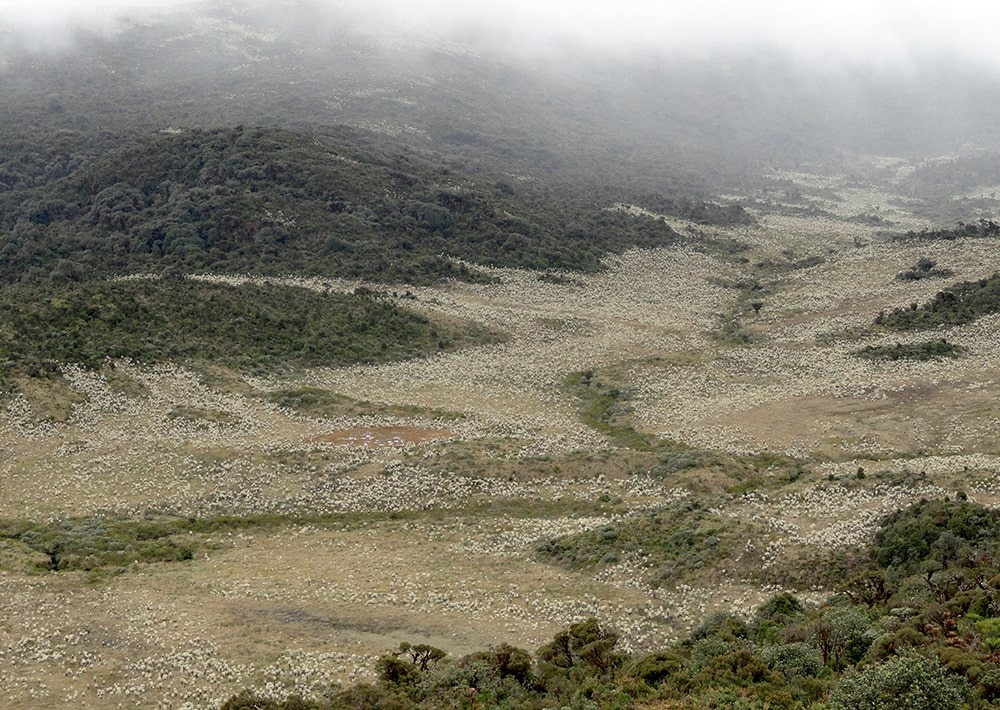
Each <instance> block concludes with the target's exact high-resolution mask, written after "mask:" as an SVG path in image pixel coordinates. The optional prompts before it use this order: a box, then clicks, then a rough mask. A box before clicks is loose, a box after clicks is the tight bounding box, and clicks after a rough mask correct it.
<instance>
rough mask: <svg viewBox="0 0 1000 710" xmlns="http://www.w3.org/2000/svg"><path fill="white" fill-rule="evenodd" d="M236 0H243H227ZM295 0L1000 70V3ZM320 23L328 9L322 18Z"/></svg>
mask: <svg viewBox="0 0 1000 710" xmlns="http://www.w3.org/2000/svg"><path fill="white" fill-rule="evenodd" d="M198 4H199V3H197V2H191V1H190V0H103V1H99V2H88V3H81V2H79V1H78V0H4V1H3V2H0V26H3V27H5V28H7V29H8V30H10V29H11V28H13V29H14V32H15V34H16V36H17V37H19V38H20V42H19V44H21V45H23V46H29V47H51V46H59V45H64V44H66V43H67V42H68V40H69V38H70V36H71V33H72V32H73V31H74V30H79V29H84V30H89V31H95V30H97V31H113V30H114V29H115V28H116V27H117V26H118V23H119V22H120V21H121V20H122V19H123V18H126V17H129V16H135V15H136V14H139V15H142V14H145V13H149V12H152V11H156V10H158V9H165V8H166V9H170V8H176V7H179V6H185V5H198ZM227 4H234V3H233V2H231V1H230V2H229V3H227ZM255 4H256V5H257V8H258V10H261V9H263V8H266V10H263V11H265V12H267V11H275V12H279V13H287V12H289V11H290V9H291V6H294V7H297V8H299V9H301V10H303V11H305V12H308V13H310V14H313V15H321V14H325V15H327V16H328V17H333V16H342V15H341V13H344V12H346V13H348V14H349V15H350V16H351V17H352V19H353V20H355V21H360V22H365V21H367V22H368V23H370V24H372V25H377V26H379V27H382V28H387V29H391V30H394V31H398V30H415V31H420V32H425V33H432V34H435V35H437V36H440V37H442V38H452V37H455V38H461V39H469V38H474V39H475V41H477V42H482V43H484V44H485V45H487V46H491V47H494V48H496V47H500V48H503V49H505V50H509V51H512V52H516V53H519V54H526V55H530V54H536V55H537V54H546V53H551V52H553V51H556V50H558V51H566V50H567V49H572V50H575V51H587V50H599V51H602V52H612V53H620V54H622V53H631V52H644V53H650V52H656V53H664V54H677V53H684V54H689V55H690V54H694V55H698V54H714V53H719V52H723V51H725V50H728V49H738V48H745V47H755V48H759V47H767V48H771V49H777V50H779V51H781V52H784V53H787V54H788V55H790V56H792V57H793V58H795V59H797V60H802V61H806V62H810V63H812V64H816V65H820V66H823V65H831V64H832V65H840V64H845V63H846V64H863V65H865V64H867V65H871V66H874V67H877V68H886V67H888V68H898V69H902V70H908V69H910V68H912V66H913V65H914V62H915V61H917V60H918V59H921V58H923V57H927V56H930V57H933V58H939V59H940V58H944V59H947V60H948V61H952V62H955V61H958V62H967V63H970V64H971V65H973V66H981V67H991V68H1000V43H997V42H995V41H994V37H993V36H992V35H993V28H995V27H997V26H1000V4H994V3H985V2H979V1H973V0H958V1H954V0H953V1H952V2H941V1H934V0H932V1H927V2H918V3H914V2H912V1H907V0H836V1H835V2H831V1H828V0H822V1H818V2H802V1H801V0H760V1H758V2H753V3H748V2H743V1H742V0H697V1H695V0H685V1H683V2H682V1H679V0H665V1H661V2H656V1H650V0H617V1H616V2H574V1H573V0H547V1H544V2H542V1H539V0H506V2H503V3H498V2H496V1H495V0H491V1H486V0H416V1H415V0H307V1H305V2H289V1H288V0H285V1H280V0H279V1H278V2H268V3H263V2H260V1H259V0H256V2H255ZM316 19H317V21H319V20H320V19H321V18H319V17H317V18H316Z"/></svg>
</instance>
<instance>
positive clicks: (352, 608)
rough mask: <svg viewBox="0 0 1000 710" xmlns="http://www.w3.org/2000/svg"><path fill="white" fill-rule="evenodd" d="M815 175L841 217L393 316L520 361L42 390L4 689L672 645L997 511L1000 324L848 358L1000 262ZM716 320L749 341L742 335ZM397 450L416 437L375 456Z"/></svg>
mask: <svg viewBox="0 0 1000 710" xmlns="http://www.w3.org/2000/svg"><path fill="white" fill-rule="evenodd" d="M793 178H794V179H799V180H801V181H807V180H813V181H814V182H815V181H819V180H827V181H830V185H829V191H830V194H836V195H837V196H838V198H839V199H838V200H832V199H831V200H830V201H829V203H828V204H824V216H821V217H816V216H796V215H794V214H789V213H787V212H783V211H782V210H779V209H774V210H772V211H770V212H763V211H762V212H759V213H757V214H756V215H755V216H756V217H757V224H756V225H754V226H738V227H733V228H729V229H722V228H710V227H705V226H703V225H701V226H698V227H694V226H692V225H687V224H684V223H683V222H679V221H676V220H675V221H672V222H671V228H672V229H673V230H674V231H676V232H677V233H678V234H680V235H682V236H683V237H684V239H685V240H688V241H689V242H690V243H688V242H682V243H680V244H678V245H675V246H672V247H670V248H665V249H647V250H631V251H627V252H625V253H623V254H621V255H618V256H614V257H609V258H608V259H607V260H606V262H605V265H606V267H607V268H606V270H604V271H602V272H598V273H594V274H573V275H572V277H565V276H563V275H561V274H558V273H555V274H549V275H547V276H545V275H543V276H540V275H539V274H538V273H537V272H531V271H524V270H517V269H501V268H497V269H490V270H488V274H489V275H490V276H491V277H492V278H493V279H494V280H493V281H492V282H489V283H486V282H483V283H449V284H444V285H436V286H422V287H413V288H409V287H408V289H409V290H410V292H411V293H410V296H411V297H405V298H404V297H403V296H398V295H397V296H395V297H393V296H391V295H388V294H387V295H386V296H385V301H386V303H387V304H388V303H393V304H396V305H405V306H407V307H408V308H412V309H415V310H416V311H417V312H419V313H420V314H422V316H423V317H425V318H427V319H430V320H431V321H433V322H449V323H453V324H459V323H469V322H474V323H479V324H482V325H483V327H486V326H488V328H489V329H491V330H494V331H500V332H503V333H505V334H506V339H505V340H503V341H495V342H485V343H480V344H470V345H469V346H468V347H462V348H457V349H450V350H449V349H437V350H435V352H434V354H433V355H431V356H430V357H423V358H416V359H409V360H404V361H394V362H379V361H372V362H363V363H355V364H341V363H339V362H337V360H336V359H333V358H331V360H330V361H329V362H321V361H319V360H315V359H314V360H310V361H309V362H303V363H300V364H299V365H298V366H296V367H291V368H288V369H286V370H281V371H270V372H264V371H248V370H246V369H244V368H242V367H241V363H239V362H232V361H227V360H226V359H225V358H217V359H215V360H216V361H215V362H214V363H212V364H210V365H208V364H205V363H200V364H199V363H190V362H177V361H174V360H170V359H168V360H165V361H160V362H156V363H147V364H140V363H137V362H134V361H130V360H124V359H119V360H111V361H101V362H99V363H96V366H92V367H82V366H79V365H59V366H58V373H57V375H55V376H51V377H46V378H33V377H30V376H29V375H27V374H23V375H18V377H17V378H16V387H15V388H14V389H13V390H12V391H11V392H10V393H9V394H7V395H5V398H4V399H3V401H2V416H0V448H2V449H3V453H4V455H3V458H2V460H0V475H2V477H3V480H4V486H3V492H2V495H0V519H3V520H4V521H5V522H4V524H3V526H2V530H0V532H2V535H0V593H2V594H3V595H4V597H5V607H4V612H3V617H2V623H0V663H2V664H3V665H4V667H5V668H6V669H7V671H6V678H5V682H4V685H3V687H2V694H0V700H2V703H6V704H12V705H13V704H20V705H24V706H58V705H67V704H72V703H75V704H78V705H86V706H93V707H114V706H117V705H119V704H125V705H155V704H156V703H164V704H167V705H171V706H178V707H180V706H183V705H184V704H185V703H188V704H191V705H194V706H206V705H211V704H213V703H219V702H221V701H222V700H223V699H224V698H226V697H228V696H230V695H231V694H232V693H234V692H236V691H237V690H239V689H240V688H243V687H248V686H249V687H256V688H259V689H263V690H266V691H267V692H268V693H272V694H273V695H275V696H281V695H283V694H287V693H288V692H300V693H304V694H315V693H319V692H322V690H323V689H324V688H326V687H328V686H329V684H331V683H337V682H344V683H346V682H350V681H352V680H357V679H366V678H371V677H372V673H373V670H372V669H373V663H374V660H375V658H376V657H377V656H378V655H379V654H381V653H384V652H385V651H386V650H387V649H389V648H394V647H396V646H397V645H398V644H399V642H401V641H404V640H405V641H411V642H424V643H429V644H432V645H434V646H437V647H440V648H443V649H445V650H447V651H449V652H450V653H453V654H460V653H468V652H471V651H474V650H479V649H482V648H485V647H487V646H489V645H491V644H499V643H502V642H510V643H513V644H516V645H518V646H522V647H526V648H536V647H538V646H539V645H540V644H542V643H544V642H546V641H548V640H549V639H551V638H552V636H553V634H554V633H556V632H557V631H558V630H560V629H562V628H564V627H566V626H567V625H568V624H570V623H572V622H574V621H579V620H580V619H583V618H586V617H589V616H597V617H598V618H601V619H602V620H604V621H606V622H607V623H608V624H609V625H611V626H613V627H614V628H616V629H617V630H618V631H619V633H620V634H621V642H620V643H621V646H622V648H624V649H625V650H634V651H642V650H651V649H656V648H661V647H662V646H663V644H665V643H667V642H669V641H671V640H674V639H677V638H679V637H681V636H683V635H685V634H687V633H688V632H689V631H690V630H691V629H692V628H694V627H696V626H698V625H699V624H701V623H702V621H703V620H704V619H705V618H706V617H707V616H708V615H710V614H711V613H712V612H715V611H725V612H732V613H735V614H738V615H741V616H744V617H749V615H750V614H751V613H752V612H753V610H754V609H755V608H756V606H757V605H758V604H760V603H761V602H763V601H764V600H766V599H768V598H770V597H771V596H773V595H774V594H775V593H776V592H777V591H781V590H788V591H794V592H795V593H796V594H797V595H798V597H799V598H800V599H801V600H803V602H804V603H806V604H809V603H814V602H819V601H821V600H823V599H825V598H826V597H827V596H828V595H829V594H830V593H832V592H833V591H834V589H835V588H836V585H837V583H838V579H843V577H844V575H846V574H848V573H850V572H851V570H853V569H854V567H855V566H856V564H857V560H856V559H855V557H856V554H857V552H858V550H860V549H861V547H862V545H864V544H865V543H867V542H869V541H870V540H871V537H872V535H873V533H874V531H875V529H876V527H877V525H878V521H879V520H880V519H881V518H882V517H883V516H884V515H885V514H887V513H889V512H891V511H893V510H896V509H899V508H901V507H903V506H905V505H907V504H908V503H911V502H914V501H918V500H920V499H921V498H927V499H934V498H943V497H945V496H955V495H956V494H957V491H959V490H961V491H962V492H963V495H965V496H967V497H968V498H970V499H972V500H974V501H978V502H981V503H984V504H987V505H990V506H996V505H998V504H1000V476H998V474H997V471H998V470H1000V447H998V444H997V442H998V441H1000V438H998V437H997V433H998V430H1000V408H998V407H997V405H996V401H997V395H998V383H997V381H996V375H995V373H996V372H997V371H998V369H1000V368H998V366H1000V363H998V362H997V358H998V357H1000V356H998V353H1000V348H998V347H997V345H998V344H997V332H998V329H997V325H998V324H1000V320H998V316H997V315H996V314H985V315H982V316H981V317H979V318H977V319H975V320H972V321H971V322H967V323H959V324H956V325H954V326H952V327H951V328H949V330H948V332H947V341H948V343H951V344H954V346H955V347H957V348H961V353H962V357H959V358H931V359H922V358H915V359H914V358H908V357H899V358H892V357H889V358H888V359H885V358H874V359H865V358H858V357H857V356H856V355H855V353H856V352H857V351H859V350H862V349H865V348H874V349H876V350H875V352H882V351H881V350H878V349H879V348H883V349H884V348H893V347H896V344H897V343H899V344H900V346H906V347H913V348H917V349H918V350H919V349H920V348H921V347H922V346H921V343H926V342H932V341H933V340H934V339H935V338H937V337H939V336H938V334H937V333H936V331H931V333H928V332H921V331H913V332H910V331H904V332H890V331H886V330H882V329H879V328H876V327H874V326H873V321H874V319H875V317H876V316H877V314H878V313H879V312H880V311H886V312H891V311H892V310H893V309H894V308H897V307H904V308H905V307H907V305H908V304H910V303H913V302H918V303H923V302H927V301H929V300H930V299H932V298H933V297H934V296H935V294H936V293H937V292H938V291H940V290H941V287H942V281H941V280H940V279H906V280H900V279H897V278H896V277H897V275H898V274H899V273H900V272H901V271H904V270H905V269H907V268H910V267H911V266H912V265H913V264H914V263H915V262H917V261H918V260H920V259H925V258H926V259H933V260H935V261H937V263H940V264H946V265H947V266H948V268H949V269H950V270H951V271H952V272H953V274H954V279H955V280H961V281H967V282H970V283H976V282H979V280H981V279H987V278H988V277H990V275H991V274H993V273H994V272H995V271H996V269H997V264H996V257H995V254H996V244H995V243H994V242H993V241H992V239H991V238H983V237H976V238H974V239H972V238H970V239H964V238H961V237H958V238H956V239H947V240H934V241H930V242H921V241H919V240H917V241H914V240H900V241H896V242H892V241H886V240H880V239H878V235H877V230H879V229H882V228H883V227H882V226H876V225H872V226H869V225H867V224H865V223H863V222H862V221H859V220H857V219H855V217H856V216H857V214H858V213H859V212H860V211H861V210H863V209H865V208H866V206H868V205H871V204H872V203H876V204H880V205H883V206H884V209H885V211H884V212H883V214H886V215H888V214H890V213H891V212H892V210H896V211H895V212H894V213H892V214H891V218H892V219H893V220H895V221H896V222H897V223H898V224H900V228H901V229H910V230H919V229H921V228H922V227H923V226H924V225H923V224H922V223H921V222H920V220H918V219H917V218H915V217H913V216H912V215H908V214H906V213H903V212H901V211H900V208H898V207H892V206H891V204H890V199H891V198H892V196H891V195H889V194H886V193H881V192H879V191H877V190H875V189H874V188H872V187H870V186H869V187H867V188H864V189H862V188H860V187H859V186H858V184H857V183H856V182H851V183H847V182H844V183H838V182H836V181H835V180H833V179H832V178H826V177H821V176H812V177H809V176H798V177H796V176H791V177H790V178H789V179H793ZM817 199H818V198H817ZM647 212H648V210H647ZM646 218H648V219H661V217H660V216H658V215H656V214H655V213H652V212H649V214H648V215H647V216H646ZM706 236H707V237H709V238H711V239H715V240H717V241H718V242H719V243H722V242H723V241H725V240H730V241H735V242H739V243H741V244H745V245H747V249H746V250H744V251H731V250H715V251H712V250H706V249H705V248H704V242H703V241H700V240H702V239H703V238H704V237H706ZM212 281H219V282H225V283H230V284H231V283H236V282H239V281H240V279H239V278H236V277H232V278H230V279H228V280H227V279H223V278H221V277H206V279H205V280H203V281H200V282H199V283H202V284H208V285H205V286H204V288H206V289H208V288H209V285H210V284H211V282H212ZM270 283H271V284H272V286H271V287H273V288H278V287H284V286H291V285H295V286H296V287H298V288H297V290H300V289H303V288H306V289H311V290H312V291H313V292H317V293H325V292H330V293H353V292H354V290H355V289H357V288H358V287H359V286H364V285H365V284H363V283H361V282H356V281H355V282H346V281H338V280H324V279H311V280H310V279H294V278H288V279H281V278H273V279H271V280H270ZM752 284H757V285H758V286H759V288H756V289H753V288H752V287H751V285H752ZM400 291H402V289H400ZM303 292H304V291H303ZM390 293H391V292H390ZM754 303H759V304H760V306H759V308H758V307H756V306H754V305H753V304H754ZM723 321H729V322H734V323H735V325H736V327H737V329H738V331H739V332H745V333H748V334H749V336H750V337H747V338H745V339H744V338H723V339H720V338H719V337H718V336H719V324H720V322H723ZM887 352H891V351H887ZM386 430H394V431H402V432H404V433H405V432H410V433H414V436H413V437H412V438H407V437H406V436H402V437H399V438H396V439H392V438H379V437H375V436H372V437H368V438H367V439H366V438H365V437H364V436H363V434H364V433H365V432H368V433H377V432H384V431H386ZM417 432H424V433H426V432H433V436H430V435H428V436H426V437H417V436H416V435H415V433H417ZM348 435H350V436H354V435H361V436H359V437H358V438H356V439H352V440H351V441H352V442H354V443H348V442H347V437H348ZM338 442H340V443H338ZM859 471H861V472H863V474H864V475H860V476H859Z"/></svg>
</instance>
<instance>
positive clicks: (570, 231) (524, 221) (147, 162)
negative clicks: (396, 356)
mask: <svg viewBox="0 0 1000 710" xmlns="http://www.w3.org/2000/svg"><path fill="white" fill-rule="evenodd" d="M39 140H42V141H44V143H43V144H42V145H38V143H37V142H36V141H27V140H21V141H10V142H9V144H8V145H7V146H6V149H5V151H4V155H3V156H2V157H0V282H4V281H5V282H12V281H24V280H29V281H39V280H44V279H47V278H53V279H79V278H83V277H88V276H106V275H110V274H122V273H140V272H142V273H144V272H149V271H151V270H153V271H159V270H162V269H163V268H166V267H173V268H176V269H180V270H182V271H185V272H194V271H212V272H215V273H222V272H228V273H232V272H248V273H255V274H267V275H275V274H285V273H299V274H317V275H331V274H335V275H339V276H349V277H364V278H366V279H371V280H380V281H393V282H405V283H427V282H431V281H436V280H440V279H444V278H455V279H462V280H484V279H486V278H487V277H486V276H485V275H484V274H482V273H480V272H477V271H476V270H475V269H473V268H470V267H468V266H465V265H464V264H462V263H458V262H456V261H455V258H456V257H457V258H458V259H461V260H463V261H465V262H474V263H479V264H485V265H491V266H504V267H519V268H531V269H573V270H583V271H596V270H599V269H601V268H602V266H601V259H602V257H603V256H604V255H606V254H607V253H608V252H616V251H622V250H624V249H626V248H629V247H632V246H644V247H656V246H668V245H671V244H675V243H678V242H679V241H680V240H681V237H680V236H679V235H678V234H677V233H676V232H674V231H673V230H672V229H671V228H670V227H669V226H668V225H667V224H666V223H665V222H664V221H662V220H649V219H643V218H639V217H636V216H633V215H628V214H622V213H620V212H616V211H612V210H608V209H606V207H608V206H609V205H608V204H604V202H603V201H604V199H605V197H604V196H603V195H602V194H600V193H593V192H590V193H589V194H588V193H587V192H586V191H584V190H576V189H572V188H566V187H565V186H564V187H563V188H559V189H557V188H554V187H551V186H548V185H546V184H544V183H542V182H539V181H533V180H526V181H522V182H513V181H510V180H504V179H500V180H495V181H488V180H482V181H480V182H476V181H473V180H471V179H469V178H467V177H465V176H463V175H461V174H459V173H457V172H456V171H455V170H454V169H453V168H452V167H451V166H450V164H449V163H448V161H447V160H446V159H445V158H443V157H441V156H437V155H434V154H426V155H425V154H422V153H418V152H416V151H414V150H412V149H409V148H405V147H403V146H400V145H394V144H392V143H390V142H388V141H387V140H386V139H384V138H382V137H378V136H374V135H373V134H368V133H365V132H364V131H361V130H357V129H351V128H347V127H337V128H329V129H325V130H323V131H314V132H308V133H306V132H297V131H291V130H286V129H277V128H262V127H244V126H237V127H233V128H218V129H211V130H205V129H188V130H180V129H176V130H170V131H161V132H158V133H153V134H146V135H138V136H134V135H133V136H128V135H126V136H123V137H121V138H120V140H119V141H117V142H113V141H110V140H109V141H107V142H103V143H102V142H100V141H97V140H96V139H94V138H93V137H89V138H88V137H86V136H83V135H77V134H74V133H69V134H67V133H66V132H62V133H58V134H56V135H54V136H51V137H48V136H46V135H41V136H39ZM648 199H649V200H651V201H652V202H656V203H657V204H658V205H659V206H660V207H661V208H663V209H669V210H670V211H671V213H673V214H683V215H686V216H688V217H690V218H692V219H697V220H700V221H706V222H713V221H714V222H718V221H723V222H726V223H732V222H734V221H735V222H737V223H742V222H745V221H747V220H748V219H749V217H748V215H747V214H746V212H744V211H743V210H742V208H740V207H738V206H729V207H722V206H719V205H714V204H710V203H704V202H700V201H697V200H688V199H682V198H678V197H664V196H662V195H661V196H657V195H650V196H648ZM695 246H697V244H696V245H695ZM702 246H703V248H712V249H715V248H718V247H719V245H717V244H713V243H708V242H706V244H704V245H702ZM726 248H730V249H731V248H732V245H727V247H726Z"/></svg>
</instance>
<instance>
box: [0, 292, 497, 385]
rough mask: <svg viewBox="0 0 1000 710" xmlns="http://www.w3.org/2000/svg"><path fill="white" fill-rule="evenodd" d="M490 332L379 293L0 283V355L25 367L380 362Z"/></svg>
mask: <svg viewBox="0 0 1000 710" xmlns="http://www.w3.org/2000/svg"><path fill="white" fill-rule="evenodd" d="M497 337H498V336H497V335H496V334H493V333H490V332H489V331H487V330H486V329H485V328H478V327H473V326H470V327H468V328H466V329H463V330H461V331H459V330H458V329H457V328H454V327H451V326H441V325H436V324H434V323H432V322H431V321H429V320H428V319H427V318H426V317H424V316H422V315H419V314H416V313H413V312H411V311H407V310H405V309H403V308H400V307H398V306H396V305H394V304H393V303H390V302H388V301H385V300H382V299H377V298H372V297H370V296H365V295H355V294H340V293H325V294H324V293H316V292H312V291H308V290H306V289H302V288H289V287H280V286H269V285H252V284H245V285H241V286H227V285H221V284H212V283H206V282H202V281H194V280H190V279H157V280H148V279H140V280H128V281H105V282H81V283H72V282H71V283H63V284H49V285H46V286H43V287H27V286H20V287H9V288H6V289H2V290H0V360H2V361H5V362H6V363H7V367H8V369H10V368H14V369H19V370H22V371H26V372H28V373H29V374H37V373H39V372H43V371H45V370H47V369H51V368H52V367H54V366H55V364H57V363H75V364H80V365H83V366H85V367H90V368H93V367H97V366H99V365H100V364H101V363H102V362H104V361H105V360H106V359H108V358H129V359H133V360H136V361H140V362H161V361H165V360H187V361H192V360H208V361H212V362H216V363H219V364H223V365H227V366H231V367H235V368H240V369H246V368H251V369H273V368H277V367H284V366H306V367H307V366H314V365H342V364H347V363H354V362H384V361H387V360H395V359H402V358H410V357H417V356H421V355H426V354H428V353H433V352H437V351H439V350H442V349H448V348H454V347H457V346H460V345H463V344H467V343H471V342H483V341H494V340H496V339H497Z"/></svg>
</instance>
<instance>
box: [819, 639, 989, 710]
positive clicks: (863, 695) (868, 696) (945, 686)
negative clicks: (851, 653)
mask: <svg viewBox="0 0 1000 710" xmlns="http://www.w3.org/2000/svg"><path fill="white" fill-rule="evenodd" d="M970 699H971V693H970V688H969V684H968V682H967V681H966V680H965V679H964V678H961V677H959V676H952V675H948V673H947V672H946V671H945V669H944V668H943V667H942V666H941V665H940V664H939V663H938V662H937V661H934V660H931V659H929V658H926V657H924V656H921V655H920V654H917V653H907V654H904V655H902V656H897V657H895V658H892V659H890V660H888V661H886V662H885V663H878V664H874V665H870V666H867V667H865V668H863V669H861V670H859V671H855V672H852V673H848V674H847V675H845V676H844V677H843V678H842V679H841V680H840V682H839V683H837V685H836V686H835V687H834V689H833V692H832V693H831V694H830V708H831V710H883V709H884V708H893V709H894V710H929V709H930V708H934V710H952V709H954V710H958V709H959V708H962V707H963V706H964V704H965V703H966V702H968V701H969V700H970Z"/></svg>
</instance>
